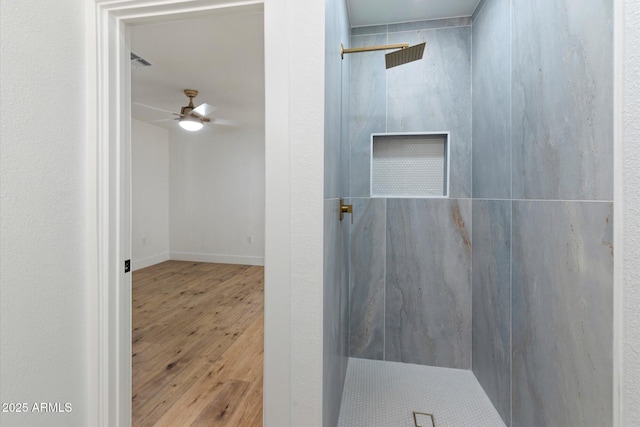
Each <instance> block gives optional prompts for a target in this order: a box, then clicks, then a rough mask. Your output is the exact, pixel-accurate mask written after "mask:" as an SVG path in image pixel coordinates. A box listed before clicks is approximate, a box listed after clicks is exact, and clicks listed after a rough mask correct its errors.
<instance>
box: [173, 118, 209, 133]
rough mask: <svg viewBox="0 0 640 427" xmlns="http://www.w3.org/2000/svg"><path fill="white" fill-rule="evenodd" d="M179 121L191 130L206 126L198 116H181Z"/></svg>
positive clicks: (186, 128) (182, 126)
mask: <svg viewBox="0 0 640 427" xmlns="http://www.w3.org/2000/svg"><path fill="white" fill-rule="evenodd" d="M178 123H179V124H180V127H181V128H182V129H184V130H188V131H190V132H195V131H197V130H200V129H202V126H204V125H203V124H202V121H201V120H198V119H197V118H195V117H191V116H186V117H181V118H180V120H179V121H178Z"/></svg>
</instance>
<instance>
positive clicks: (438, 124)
mask: <svg viewBox="0 0 640 427" xmlns="http://www.w3.org/2000/svg"><path fill="white" fill-rule="evenodd" d="M422 42H426V43H427V44H426V47H425V52H424V57H423V59H422V60H421V61H416V62H412V63H409V64H405V65H402V66H399V67H395V68H392V69H389V70H386V69H385V61H384V55H385V53H386V52H385V51H378V52H369V53H358V54H352V55H350V56H351V70H350V73H351V76H350V78H351V98H350V111H351V120H350V138H349V139H350V144H351V175H350V177H351V178H350V181H351V182H350V192H349V195H350V196H352V197H369V196H370V181H369V168H370V157H371V147H370V146H371V133H376V132H429V131H433V132H438V131H449V132H451V134H450V144H451V159H450V162H451V165H450V167H451V170H450V179H451V182H450V195H451V197H454V198H465V197H470V196H471V27H470V19H469V18H455V19H445V20H435V21H423V22H411V23H404V24H394V25H383V26H376V27H367V28H361V29H354V30H353V31H352V36H351V45H352V47H363V46H371V45H383V44H395V43H410V44H411V45H414V44H417V43H422Z"/></svg>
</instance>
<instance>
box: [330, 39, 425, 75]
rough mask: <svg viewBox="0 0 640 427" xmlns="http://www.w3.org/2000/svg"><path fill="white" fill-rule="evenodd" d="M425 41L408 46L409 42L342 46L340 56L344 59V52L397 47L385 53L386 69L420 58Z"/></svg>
mask: <svg viewBox="0 0 640 427" xmlns="http://www.w3.org/2000/svg"><path fill="white" fill-rule="evenodd" d="M426 44H427V43H426V42H424V43H420V44H417V45H415V46H411V47H409V43H400V44H387V45H383V46H368V47H354V48H348V49H345V48H344V46H342V58H343V59H344V54H345V53H359V52H371V51H374V50H389V49H399V50H397V51H395V52H391V53H388V54H386V55H385V59H386V62H387V69H389V68H391V67H397V66H398V65H402V64H406V63H408V62H412V61H417V60H418V59H422V54H423V53H424V47H425V46H426Z"/></svg>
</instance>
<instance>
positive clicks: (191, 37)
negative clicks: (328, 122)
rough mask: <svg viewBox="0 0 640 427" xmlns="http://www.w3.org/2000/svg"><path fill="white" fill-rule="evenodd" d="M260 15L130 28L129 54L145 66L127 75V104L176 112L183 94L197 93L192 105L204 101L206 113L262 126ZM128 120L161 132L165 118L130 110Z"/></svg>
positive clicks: (218, 16)
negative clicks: (211, 109)
mask: <svg viewBox="0 0 640 427" xmlns="http://www.w3.org/2000/svg"><path fill="white" fill-rule="evenodd" d="M263 34H264V25H263V13H262V8H261V7H260V8H259V9H257V10H250V11H247V10H245V9H243V10H242V12H241V14H229V13H225V14H220V13H217V14H211V15H208V16H206V17H200V18H198V19H190V20H184V21H174V22H168V23H157V24H150V25H143V26H134V27H132V28H131V50H132V52H134V53H136V54H137V55H138V56H141V57H142V58H144V59H145V60H147V61H148V62H150V63H151V66H150V67H141V66H136V67H132V70H131V100H132V101H133V102H138V103H142V104H146V105H150V106H153V107H157V108H161V109H165V110H169V111H173V112H176V113H178V112H180V107H182V106H184V105H187V103H188V101H189V100H188V98H187V97H186V96H185V95H184V92H183V91H184V89H196V90H198V91H199V94H198V96H197V97H196V98H195V100H194V104H195V105H199V104H200V103H203V102H206V103H208V104H211V105H214V106H215V107H217V108H218V109H217V110H216V111H214V112H213V113H212V114H211V117H213V118H214V122H215V118H216V117H218V118H223V119H227V120H232V121H235V122H238V123H239V124H241V125H246V126H251V125H261V124H263V123H264V35H263ZM131 113H132V116H133V118H135V119H138V120H142V121H147V122H148V121H151V123H152V124H154V125H157V126H162V127H165V128H167V129H171V128H175V127H176V126H177V123H176V121H174V120H169V121H157V122H156V121H153V120H159V119H166V118H173V117H175V116H172V115H171V114H169V113H163V112H161V111H157V110H153V109H150V108H143V107H139V106H137V105H135V104H133V105H132V112H131Z"/></svg>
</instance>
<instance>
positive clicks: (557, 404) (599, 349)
mask: <svg viewBox="0 0 640 427" xmlns="http://www.w3.org/2000/svg"><path fill="white" fill-rule="evenodd" d="M612 215H613V204H612V203H608V202H603V203H594V202H557V201H549V202H530V201H516V202H514V204H513V265H512V268H513V282H512V283H513V285H512V293H513V297H512V304H513V308H512V310H513V320H512V322H513V323H512V328H513V337H512V340H513V344H512V345H513V349H512V355H513V362H512V363H513V425H514V426H531V425H536V426H574V425H575V426H583V425H584V426H586V425H589V426H606V425H611V420H612V419H613V417H612V414H613V412H612V408H613V405H612V397H613V377H612V373H613V356H612V354H613V340H612V328H613V289H612V288H613V287H612V276H613V239H612V237H613V226H612Z"/></svg>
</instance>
